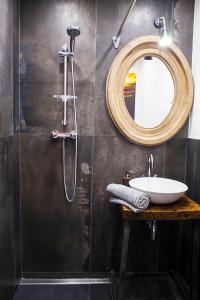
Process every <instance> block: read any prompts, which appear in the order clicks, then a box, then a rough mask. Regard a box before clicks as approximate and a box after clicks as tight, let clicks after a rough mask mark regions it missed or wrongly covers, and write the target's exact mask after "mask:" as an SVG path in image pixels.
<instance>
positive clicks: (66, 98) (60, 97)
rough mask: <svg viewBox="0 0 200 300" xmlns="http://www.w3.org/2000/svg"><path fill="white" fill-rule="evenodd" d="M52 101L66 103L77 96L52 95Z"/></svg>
mask: <svg viewBox="0 0 200 300" xmlns="http://www.w3.org/2000/svg"><path fill="white" fill-rule="evenodd" d="M53 98H54V99H58V100H62V102H67V101H68V100H74V99H77V96H70V95H53Z"/></svg>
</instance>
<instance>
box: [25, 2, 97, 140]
mask: <svg viewBox="0 0 200 300" xmlns="http://www.w3.org/2000/svg"><path fill="white" fill-rule="evenodd" d="M95 9H96V6H95V1H86V0H85V1H80V0H76V1H73V2H71V1H63V0H59V1H55V0H51V1H21V111H22V112H21V123H22V124H21V126H22V131H24V132H30V133H38V134H41V133H45V134H46V132H48V131H49V129H50V128H52V126H55V127H56V129H57V127H58V129H59V127H61V121H62V114H63V111H62V110H63V105H62V103H61V102H60V101H59V100H55V99H53V98H52V95H54V94H58V95H59V94H62V93H63V86H62V84H63V59H62V58H60V57H59V55H58V51H60V50H61V48H62V45H63V44H64V43H67V45H68V46H69V36H68V35H67V34H66V29H67V27H68V26H70V25H78V26H80V28H81V34H80V36H78V37H77V39H76V48H75V57H74V62H75V65H74V70H75V78H76V83H77V84H76V93H77V96H78V100H77V110H78V121H79V125H80V126H79V134H80V135H92V133H93V97H94V80H95V76H94V74H95V46H96V44H95V24H96V10H95ZM69 93H70V92H69ZM57 102H60V103H57ZM88 116H89V117H88Z"/></svg>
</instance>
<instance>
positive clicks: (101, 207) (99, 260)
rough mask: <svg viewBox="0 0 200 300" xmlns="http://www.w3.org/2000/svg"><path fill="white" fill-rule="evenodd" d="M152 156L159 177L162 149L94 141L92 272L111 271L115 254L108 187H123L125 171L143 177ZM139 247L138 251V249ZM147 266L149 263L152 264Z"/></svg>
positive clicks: (114, 217) (115, 224)
mask: <svg viewBox="0 0 200 300" xmlns="http://www.w3.org/2000/svg"><path fill="white" fill-rule="evenodd" d="M151 153H152V154H153V155H154V162H155V170H154V172H155V173H157V174H158V175H160V176H162V175H163V167H164V147H163V146H160V147H153V148H146V147H142V146H137V145H134V144H131V143H129V142H128V141H126V140H125V139H121V136H118V137H117V136H116V137H108V136H104V137H95V140H94V177H93V199H92V200H93V207H92V250H91V251H92V253H91V255H92V270H93V271H103V270H104V269H106V267H108V266H109V267H111V266H110V264H111V260H112V256H113V255H115V254H114V253H115V252H116V250H115V249H112V247H111V245H112V244H113V243H114V242H115V241H113V238H112V237H113V236H114V237H115V236H116V235H117V234H118V232H119V210H118V209H119V208H118V207H115V206H113V205H111V204H109V201H108V199H109V195H108V193H106V186H107V185H108V184H109V183H122V177H123V176H124V175H125V172H126V170H132V171H135V172H136V176H142V175H143V174H145V175H146V174H147V169H148V156H149V155H150V154H151ZM138 230H139V231H140V230H141V232H142V230H143V227H141V229H140V228H139V227H138ZM143 242H145V238H144V240H142V243H138V245H144V244H143ZM113 247H114V244H113ZM138 247H139V249H140V250H139V251H141V248H140V246H138ZM142 247H143V246H142ZM102 249H103V251H102ZM153 251H154V250H153ZM130 252H131V251H130ZM148 257H149V256H148ZM146 258H147V256H146ZM138 259H139V258H138ZM145 261H146V262H147V260H145ZM149 262H150V264H151V263H152V262H151V260H149ZM141 268H142V267H141Z"/></svg>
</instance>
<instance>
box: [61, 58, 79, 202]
mask: <svg viewBox="0 0 200 300" xmlns="http://www.w3.org/2000/svg"><path fill="white" fill-rule="evenodd" d="M69 60H71V75H72V94H73V112H74V131H75V156H74V180H73V189H72V195H70V196H69V192H68V187H67V182H66V154H65V152H66V142H65V138H63V147H62V154H63V155H62V158H63V159H62V163H63V184H64V191H65V197H66V200H67V201H68V202H73V201H74V199H75V195H76V184H77V178H76V177H77V151H78V135H77V115H76V100H75V96H76V92H75V82H74V58H73V56H71V57H70V58H69V59H68V58H65V62H64V65H65V66H64V68H65V76H64V77H65V78H64V94H65V95H66V94H67V76H66V72H67V64H68V62H69Z"/></svg>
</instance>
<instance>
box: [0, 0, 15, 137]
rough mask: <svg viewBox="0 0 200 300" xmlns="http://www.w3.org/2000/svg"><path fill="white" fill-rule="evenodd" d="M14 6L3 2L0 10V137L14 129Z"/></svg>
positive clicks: (9, 1)
mask: <svg viewBox="0 0 200 300" xmlns="http://www.w3.org/2000/svg"><path fill="white" fill-rule="evenodd" d="M12 14H13V5H12V0H1V9H0V28H1V34H0V65H1V72H0V107H1V109H0V128H1V131H0V136H6V135H9V134H12V129H13V116H12V108H13V98H12V96H13V86H12V85H13V80H12V78H13V77H12V64H13V44H12V25H13V18H12V17H13V15H12Z"/></svg>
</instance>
